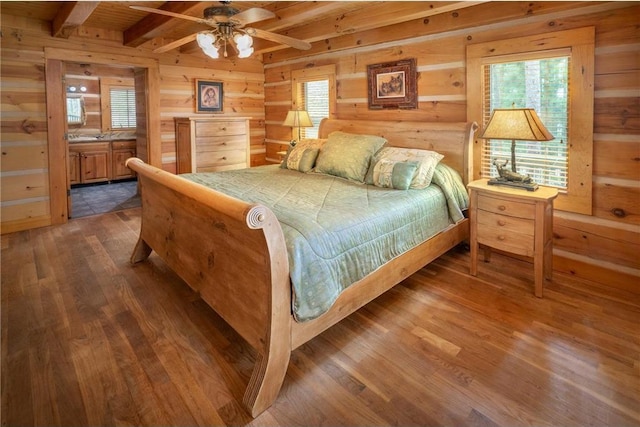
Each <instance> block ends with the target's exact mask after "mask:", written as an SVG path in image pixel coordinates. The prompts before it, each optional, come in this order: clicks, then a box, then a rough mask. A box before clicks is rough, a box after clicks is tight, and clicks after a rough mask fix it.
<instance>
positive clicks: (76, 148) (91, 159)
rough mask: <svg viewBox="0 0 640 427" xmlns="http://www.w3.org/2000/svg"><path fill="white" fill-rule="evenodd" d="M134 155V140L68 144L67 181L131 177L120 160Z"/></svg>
mask: <svg viewBox="0 0 640 427" xmlns="http://www.w3.org/2000/svg"><path fill="white" fill-rule="evenodd" d="M135 155H136V142H135V141H103V142H80V143H73V144H69V168H68V169H69V182H70V184H71V185H74V184H90V183H94V182H104V181H113V180H118V179H126V178H133V177H134V176H135V174H134V173H133V172H132V171H131V170H130V169H129V168H127V167H126V166H125V164H124V163H125V161H126V160H127V159H128V158H129V157H134V156H135Z"/></svg>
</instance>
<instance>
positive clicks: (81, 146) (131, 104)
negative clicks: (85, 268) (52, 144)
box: [64, 61, 139, 218]
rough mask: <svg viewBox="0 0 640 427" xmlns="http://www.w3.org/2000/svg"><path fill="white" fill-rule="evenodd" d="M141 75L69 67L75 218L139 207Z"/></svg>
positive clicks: (69, 137) (95, 67) (112, 69)
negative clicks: (131, 164) (132, 161)
mask: <svg viewBox="0 0 640 427" xmlns="http://www.w3.org/2000/svg"><path fill="white" fill-rule="evenodd" d="M134 76H135V69H134V68H133V67H123V66H118V65H115V66H114V65H102V64H100V65H96V64H85V63H76V62H71V61H66V62H64V82H65V95H66V107H67V120H66V126H67V128H66V132H65V133H66V136H67V138H66V139H67V145H68V153H67V155H68V159H69V161H68V171H69V188H68V189H67V190H68V191H69V193H70V197H69V199H68V200H69V206H68V211H69V217H70V218H78V217H82V216H88V215H95V214H99V213H105V212H111V211H113V210H118V209H124V208H126V207H130V206H135V205H137V203H135V201H136V200H139V199H136V197H135V195H136V191H135V190H136V184H135V182H134V183H130V182H123V181H124V180H127V181H132V180H135V175H134V174H133V173H132V172H131V171H130V170H129V169H128V168H127V167H126V166H125V161H126V159H128V158H129V157H134V156H136V154H137V153H136V145H137V143H136V127H137V123H136V99H135V98H136V97H135V81H134Z"/></svg>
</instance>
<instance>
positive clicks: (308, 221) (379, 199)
mask: <svg viewBox="0 0 640 427" xmlns="http://www.w3.org/2000/svg"><path fill="white" fill-rule="evenodd" d="M181 176H182V177H184V178H187V179H189V180H191V181H194V182H197V183H199V184H202V185H205V186H207V187H211V188H214V189H216V190H217V191H220V192H223V193H225V194H228V195H230V196H233V197H236V198H238V199H241V200H244V201H247V202H251V203H260V204H263V205H265V206H267V207H269V208H270V209H271V210H272V211H273V212H274V214H275V215H276V217H277V218H278V220H279V221H280V223H281V226H282V231H283V233H284V237H285V241H286V244H287V249H288V253H289V270H290V276H291V283H292V286H293V307H292V310H293V314H294V316H295V319H296V320H297V321H299V322H304V321H307V320H311V319H314V318H316V317H318V316H320V315H321V314H323V313H324V312H325V311H326V310H328V309H329V308H330V307H331V305H332V304H333V303H334V302H335V300H336V299H337V298H338V295H340V292H341V291H342V290H344V289H345V288H347V287H348V286H349V285H350V284H352V283H354V282H356V281H358V280H360V279H362V278H363V277H364V276H366V275H367V274H369V273H371V272H373V271H374V270H376V269H377V268H378V267H379V266H381V265H382V264H384V263H386V262H387V261H389V260H391V259H393V258H395V257H397V256H398V255H401V254H402V253H404V252H406V251H407V250H409V249H411V248H413V247H415V246H417V245H418V244H420V243H422V242H423V241H425V240H427V239H429V238H430V237H432V236H433V235H435V234H437V233H438V232H439V231H441V230H443V229H444V228H446V227H448V226H449V225H450V224H452V223H455V222H457V221H460V220H461V219H463V214H462V210H464V209H466V208H467V204H468V197H467V192H466V189H465V187H464V185H463V184H462V181H461V179H460V177H459V175H458V174H457V173H456V172H455V171H454V170H453V169H450V168H448V167H446V166H445V165H442V164H441V165H438V168H437V169H436V173H435V174H434V178H433V183H432V185H430V186H429V187H427V188H425V189H421V190H393V189H386V188H379V187H375V186H373V185H364V184H357V183H353V182H350V181H347V180H344V179H342V178H337V177H333V176H328V175H320V174H314V173H307V174H305V173H301V172H297V171H291V170H287V169H281V168H279V167H278V166H277V165H271V166H262V167H256V168H249V169H242V170H235V171H225V172H214V173H198V174H184V175H181ZM434 184H435V185H434Z"/></svg>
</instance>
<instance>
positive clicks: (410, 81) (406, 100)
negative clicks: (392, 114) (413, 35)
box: [367, 58, 418, 110]
mask: <svg viewBox="0 0 640 427" xmlns="http://www.w3.org/2000/svg"><path fill="white" fill-rule="evenodd" d="M416 79H417V72H416V60H415V58H409V59H403V60H400V61H395V62H385V63H382V64H373V65H367V85H368V95H369V109H370V110H381V109H384V108H396V109H411V108H418V88H417V86H416Z"/></svg>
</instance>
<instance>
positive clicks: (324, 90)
mask: <svg viewBox="0 0 640 427" xmlns="http://www.w3.org/2000/svg"><path fill="white" fill-rule="evenodd" d="M291 78H292V88H291V91H292V95H293V108H294V109H295V108H299V109H303V110H306V111H307V112H309V117H311V122H312V123H313V127H308V128H301V135H302V137H303V138H317V137H318V130H319V128H320V122H321V121H322V119H324V118H328V117H331V116H332V115H333V113H334V110H335V102H336V101H335V97H336V94H335V92H336V91H335V87H336V83H335V82H336V76H335V65H325V66H321V67H314V68H305V69H303V70H294V71H292V72H291Z"/></svg>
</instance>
